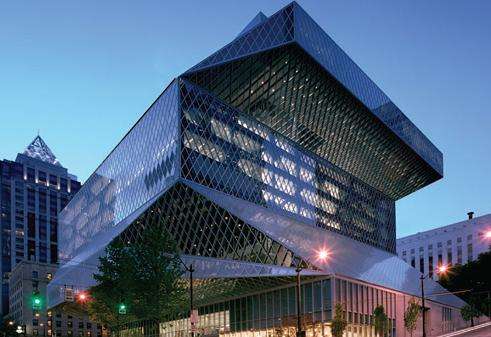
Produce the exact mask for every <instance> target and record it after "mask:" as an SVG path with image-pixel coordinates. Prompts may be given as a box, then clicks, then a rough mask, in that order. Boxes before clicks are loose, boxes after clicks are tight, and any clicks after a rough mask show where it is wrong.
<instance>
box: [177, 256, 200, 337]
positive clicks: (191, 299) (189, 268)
mask: <svg viewBox="0 0 491 337" xmlns="http://www.w3.org/2000/svg"><path fill="white" fill-rule="evenodd" d="M179 262H180V263H181V264H182V265H183V266H184V269H185V270H186V271H187V272H189V321H190V323H191V337H193V336H194V326H195V324H196V322H194V320H195V319H196V318H195V317H194V315H193V311H194V296H193V272H194V271H195V269H194V267H193V264H192V263H191V264H189V266H188V265H186V264H185V263H184V261H183V260H182V259H181V257H180V256H179Z"/></svg>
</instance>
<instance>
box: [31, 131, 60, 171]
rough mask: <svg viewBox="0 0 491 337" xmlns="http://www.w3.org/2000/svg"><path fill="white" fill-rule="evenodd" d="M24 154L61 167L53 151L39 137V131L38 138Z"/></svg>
mask: <svg viewBox="0 0 491 337" xmlns="http://www.w3.org/2000/svg"><path fill="white" fill-rule="evenodd" d="M24 154H25V155H26V156H28V157H31V158H35V159H39V160H42V161H44V162H46V163H49V164H52V165H57V166H61V164H60V162H59V161H58V159H56V156H55V155H54V154H53V152H51V149H50V148H49V147H48V145H46V143H45V142H44V140H43V139H42V138H41V136H40V135H39V131H38V135H37V136H36V138H34V140H33V141H32V142H31V143H30V144H29V145H28V146H27V148H26V149H25V151H24Z"/></svg>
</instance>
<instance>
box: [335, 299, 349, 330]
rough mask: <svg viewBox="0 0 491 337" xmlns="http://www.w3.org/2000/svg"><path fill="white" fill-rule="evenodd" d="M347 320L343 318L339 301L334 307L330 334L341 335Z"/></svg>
mask: <svg viewBox="0 0 491 337" xmlns="http://www.w3.org/2000/svg"><path fill="white" fill-rule="evenodd" d="M347 325H348V322H346V319H345V318H344V312H343V306H342V305H341V303H336V306H335V307H334V318H333V319H332V323H331V334H332V336H333V337H343V333H344V330H346V326H347Z"/></svg>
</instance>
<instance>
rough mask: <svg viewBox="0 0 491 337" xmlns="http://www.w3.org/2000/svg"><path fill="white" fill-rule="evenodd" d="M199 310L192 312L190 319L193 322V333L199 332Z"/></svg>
mask: <svg viewBox="0 0 491 337" xmlns="http://www.w3.org/2000/svg"><path fill="white" fill-rule="evenodd" d="M198 321H199V316H198V310H196V309H194V310H192V311H191V316H190V317H189V322H191V332H196V331H198Z"/></svg>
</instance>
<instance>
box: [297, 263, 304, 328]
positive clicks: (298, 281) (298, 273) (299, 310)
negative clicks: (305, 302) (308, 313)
mask: <svg viewBox="0 0 491 337" xmlns="http://www.w3.org/2000/svg"><path fill="white" fill-rule="evenodd" d="M295 271H296V272H297V337H305V331H303V330H302V316H301V315H302V312H301V308H302V306H301V303H300V272H301V271H302V267H300V266H298V267H297V268H296V269H295Z"/></svg>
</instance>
